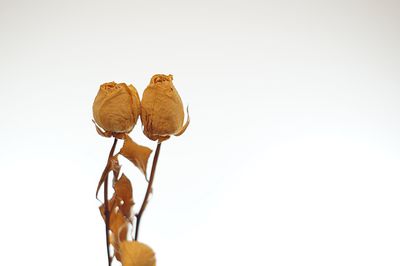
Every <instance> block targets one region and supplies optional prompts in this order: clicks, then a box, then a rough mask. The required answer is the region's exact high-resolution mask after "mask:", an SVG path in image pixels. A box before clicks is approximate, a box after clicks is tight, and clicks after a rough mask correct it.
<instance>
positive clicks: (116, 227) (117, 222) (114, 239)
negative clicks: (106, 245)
mask: <svg viewBox="0 0 400 266" xmlns="http://www.w3.org/2000/svg"><path fill="white" fill-rule="evenodd" d="M128 225H129V223H128V221H127V220H126V219H125V217H124V215H123V214H122V213H121V212H120V211H112V212H111V215H110V231H111V234H110V243H111V245H112V246H113V247H114V255H115V257H116V258H117V260H119V261H121V257H120V243H121V242H122V241H126V239H127V237H128Z"/></svg>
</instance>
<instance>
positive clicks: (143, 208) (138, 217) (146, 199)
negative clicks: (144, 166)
mask: <svg viewBox="0 0 400 266" xmlns="http://www.w3.org/2000/svg"><path fill="white" fill-rule="evenodd" d="M160 149H161V142H158V143H157V148H156V152H155V154H154V158H153V164H152V166H151V173H150V179H149V182H148V185H147V191H146V195H145V196H144V199H143V203H142V206H141V207H140V210H139V212H138V213H137V214H136V230H135V241H137V239H138V235H139V225H140V219H141V218H142V215H143V212H144V210H145V209H146V206H147V202H148V199H149V196H150V194H151V190H152V189H151V188H152V186H153V181H154V175H155V173H156V167H157V161H158V156H159V155H160Z"/></svg>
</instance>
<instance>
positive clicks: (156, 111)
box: [140, 74, 189, 142]
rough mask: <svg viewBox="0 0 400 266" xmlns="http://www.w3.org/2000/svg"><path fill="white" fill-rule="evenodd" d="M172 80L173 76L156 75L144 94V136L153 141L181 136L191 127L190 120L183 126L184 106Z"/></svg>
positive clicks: (142, 106)
mask: <svg viewBox="0 0 400 266" xmlns="http://www.w3.org/2000/svg"><path fill="white" fill-rule="evenodd" d="M172 79H173V77H172V75H168V76H167V75H161V74H158V75H154V76H153V77H152V78H151V81H150V84H149V85H148V86H147V88H146V89H145V91H144V92H143V97H142V104H141V116H140V117H141V120H142V124H143V127H144V134H145V135H146V136H147V137H148V138H149V139H151V140H158V141H160V142H161V141H163V140H166V139H168V138H169V137H170V136H171V135H175V136H179V135H181V134H183V132H184V131H185V130H186V128H187V126H188V125H189V119H188V121H187V122H186V123H185V125H183V122H184V111H183V104H182V100H181V97H180V96H179V94H178V91H177V90H176V88H175V86H174V84H173V83H172Z"/></svg>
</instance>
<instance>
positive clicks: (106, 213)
mask: <svg viewBox="0 0 400 266" xmlns="http://www.w3.org/2000/svg"><path fill="white" fill-rule="evenodd" d="M117 141H118V139H117V138H114V143H113V145H112V147H111V150H110V154H109V155H108V160H107V165H106V167H105V168H104V171H103V174H102V176H101V178H104V216H105V218H104V220H105V223H106V243H107V259H108V266H111V261H112V257H111V256H110V240H109V238H108V232H109V231H110V211H109V209H108V173H109V172H110V167H111V158H112V157H113V155H114V151H115V146H117Z"/></svg>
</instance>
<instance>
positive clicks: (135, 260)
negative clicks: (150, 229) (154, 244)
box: [120, 241, 156, 266]
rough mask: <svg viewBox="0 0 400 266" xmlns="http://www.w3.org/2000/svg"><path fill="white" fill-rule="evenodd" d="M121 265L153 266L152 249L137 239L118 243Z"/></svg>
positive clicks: (153, 255)
mask: <svg viewBox="0 0 400 266" xmlns="http://www.w3.org/2000/svg"><path fill="white" fill-rule="evenodd" d="M120 253H121V262H122V266H155V265H156V257H155V254H154V251H153V250H152V249H151V248H150V247H149V246H147V245H146V244H143V243H140V242H137V241H124V242H122V243H120Z"/></svg>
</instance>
